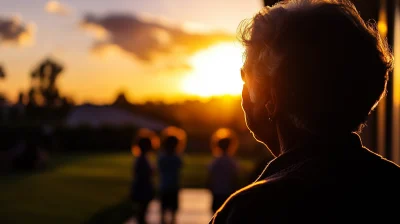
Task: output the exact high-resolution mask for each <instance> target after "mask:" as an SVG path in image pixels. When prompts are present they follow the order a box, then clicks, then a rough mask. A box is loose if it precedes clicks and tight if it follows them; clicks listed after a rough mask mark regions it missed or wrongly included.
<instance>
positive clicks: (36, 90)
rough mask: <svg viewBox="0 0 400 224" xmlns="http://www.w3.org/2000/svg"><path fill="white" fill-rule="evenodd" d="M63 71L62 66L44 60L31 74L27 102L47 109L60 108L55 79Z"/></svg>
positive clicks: (60, 102)
mask: <svg viewBox="0 0 400 224" xmlns="http://www.w3.org/2000/svg"><path fill="white" fill-rule="evenodd" d="M62 71H63V66H62V65H60V64H58V63H56V62H55V61H53V60H51V59H46V60H45V61H43V62H42V63H41V64H39V66H38V67H37V68H36V69H35V70H33V71H32V73H31V79H32V82H31V89H30V91H29V93H28V98H29V102H30V103H31V104H33V105H41V106H45V107H49V108H54V107H60V106H62V102H63V100H62V98H61V97H60V93H59V89H58V86H57V78H58V77H59V75H60V74H61V72H62Z"/></svg>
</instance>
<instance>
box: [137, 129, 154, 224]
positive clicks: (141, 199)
mask: <svg viewBox="0 0 400 224" xmlns="http://www.w3.org/2000/svg"><path fill="white" fill-rule="evenodd" d="M143 133H145V134H143ZM153 139H154V136H153V135H152V132H151V131H148V130H142V132H141V133H139V135H138V137H137V138H136V140H135V142H134V144H133V147H132V152H133V154H134V155H135V156H136V159H135V162H134V165H133V182H132V188H131V199H132V202H133V204H134V205H136V208H137V211H136V219H137V222H138V223H139V224H144V223H146V214H147V208H148V206H149V203H150V201H151V200H152V199H153V198H154V194H155V190H154V183H153V176H154V168H153V167H152V165H151V164H150V162H149V159H148V154H149V152H151V151H152V150H153V149H154V148H155V147H154V144H153V141H152V140H153Z"/></svg>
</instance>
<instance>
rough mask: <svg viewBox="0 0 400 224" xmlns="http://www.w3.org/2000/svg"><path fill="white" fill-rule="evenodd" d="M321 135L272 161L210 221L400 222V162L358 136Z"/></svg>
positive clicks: (219, 222) (217, 222)
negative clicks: (323, 137) (366, 145)
mask: <svg viewBox="0 0 400 224" xmlns="http://www.w3.org/2000/svg"><path fill="white" fill-rule="evenodd" d="M340 139H341V140H340V141H339V140H338V139H335V141H330V142H329V141H322V140H315V141H314V142H312V143H308V144H307V145H306V146H305V147H302V148H296V149H293V150H290V151H288V152H286V153H284V154H282V155H280V156H279V157H277V158H276V159H274V160H272V161H271V162H270V163H269V164H268V166H267V169H266V170H265V171H264V173H263V174H262V176H261V178H260V180H259V181H258V182H255V183H253V184H252V185H249V186H247V187H245V188H243V189H241V190H239V191H238V192H236V193H234V194H233V195H232V196H231V197H230V198H229V199H228V201H227V203H226V204H225V205H224V207H223V208H221V209H220V211H218V212H217V213H216V214H215V215H214V217H213V219H212V220H211V222H210V223H216V224H221V223H392V222H393V223H397V222H398V221H399V212H398V204H399V202H400V167H399V166H398V165H396V164H394V163H392V162H390V161H388V160H386V159H384V158H382V157H381V156H379V155H377V154H375V153H373V152H371V151H369V150H368V149H366V148H363V147H362V143H361V141H360V138H359V136H358V135H356V134H353V135H351V136H346V137H342V138H340Z"/></svg>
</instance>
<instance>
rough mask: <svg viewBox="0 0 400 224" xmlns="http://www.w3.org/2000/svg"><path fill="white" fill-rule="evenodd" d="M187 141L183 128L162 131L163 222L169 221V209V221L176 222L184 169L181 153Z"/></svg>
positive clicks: (160, 166) (170, 128)
mask: <svg viewBox="0 0 400 224" xmlns="http://www.w3.org/2000/svg"><path fill="white" fill-rule="evenodd" d="M185 143H186V133H185V132H184V131H183V130H182V129H179V128H176V127H168V128H166V129H165V130H164V131H163V132H162V148H161V152H160V156H159V158H158V169H159V175H160V200H161V223H162V224H164V223H167V219H166V214H167V212H168V211H169V212H170V214H171V219H170V222H169V223H176V213H177V211H178V208H179V189H180V175H181V169H182V159H181V157H180V153H181V152H182V151H183V150H184V147H185Z"/></svg>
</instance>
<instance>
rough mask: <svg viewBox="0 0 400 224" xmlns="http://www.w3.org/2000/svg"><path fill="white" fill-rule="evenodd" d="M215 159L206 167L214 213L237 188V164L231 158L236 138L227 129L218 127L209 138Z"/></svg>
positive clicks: (235, 145) (235, 147) (235, 146)
mask: <svg viewBox="0 0 400 224" xmlns="http://www.w3.org/2000/svg"><path fill="white" fill-rule="evenodd" d="M211 148H212V150H213V154H214V156H215V159H214V160H213V161H212V162H211V164H210V165H209V169H208V173H209V174H208V187H209V189H210V191H211V193H212V211H213V213H215V212H216V211H217V210H218V209H219V208H220V207H221V205H223V203H224V202H225V200H226V199H228V197H229V196H230V195H231V194H232V193H233V192H235V191H236V190H237V189H238V188H239V166H238V163H237V162H236V160H235V159H234V158H233V155H234V153H235V150H236V149H237V138H236V136H235V135H234V133H233V132H232V131H231V130H229V129H225V128H223V129H219V130H218V131H216V132H215V133H214V135H213V136H212V139H211Z"/></svg>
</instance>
